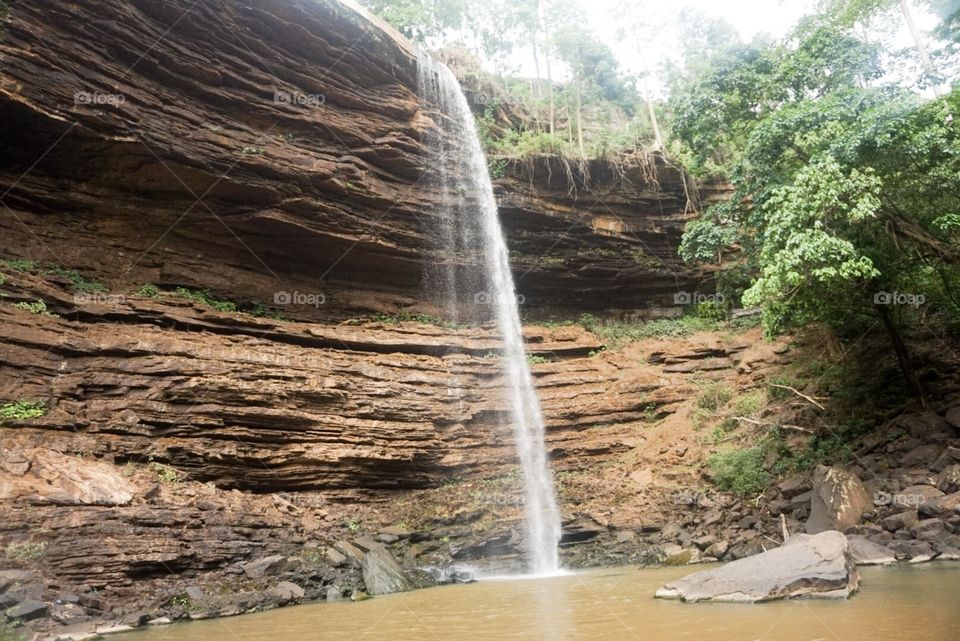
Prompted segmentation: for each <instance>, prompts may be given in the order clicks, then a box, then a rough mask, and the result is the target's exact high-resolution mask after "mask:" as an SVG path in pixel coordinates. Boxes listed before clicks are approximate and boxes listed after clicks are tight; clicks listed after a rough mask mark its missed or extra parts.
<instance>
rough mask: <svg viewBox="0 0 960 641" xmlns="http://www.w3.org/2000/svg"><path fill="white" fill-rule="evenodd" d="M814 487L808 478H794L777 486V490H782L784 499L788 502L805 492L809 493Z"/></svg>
mask: <svg viewBox="0 0 960 641" xmlns="http://www.w3.org/2000/svg"><path fill="white" fill-rule="evenodd" d="M812 487H813V486H812V485H811V484H810V479H809V478H808V477H806V476H792V477H790V478H788V479H786V480H785V481H783V482H781V483H780V484H779V485H777V489H778V490H780V493H781V494H782V495H783V498H785V499H788V500H789V499H792V498H793V497H795V496H799V495H801V494H803V493H804V492H809V491H810V489H811V488H812Z"/></svg>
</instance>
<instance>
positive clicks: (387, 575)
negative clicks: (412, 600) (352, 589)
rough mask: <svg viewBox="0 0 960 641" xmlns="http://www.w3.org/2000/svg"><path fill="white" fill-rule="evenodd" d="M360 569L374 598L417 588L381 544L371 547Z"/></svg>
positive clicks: (368, 590)
mask: <svg viewBox="0 0 960 641" xmlns="http://www.w3.org/2000/svg"><path fill="white" fill-rule="evenodd" d="M360 569H361V570H362V571H363V584H364V586H366V588H367V592H368V593H369V594H372V595H374V596H376V595H379V594H393V593H394V592H407V591H408V590H412V589H414V588H415V587H417V585H416V583H415V582H414V581H413V580H411V579H410V577H408V576H407V575H406V573H405V572H404V571H403V569H402V568H401V567H400V566H399V565H398V564H397V562H396V561H395V560H394V558H393V556H392V555H391V554H390V552H389V551H387V549H386V548H385V547H383V546H382V545H380V544H376V545H371V546H369V548H368V550H367V552H366V554H364V555H363V559H362V560H361V561H360Z"/></svg>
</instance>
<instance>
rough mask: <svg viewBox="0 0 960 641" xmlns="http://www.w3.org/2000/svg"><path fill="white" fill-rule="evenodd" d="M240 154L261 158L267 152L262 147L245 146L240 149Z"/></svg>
mask: <svg viewBox="0 0 960 641" xmlns="http://www.w3.org/2000/svg"><path fill="white" fill-rule="evenodd" d="M240 153H242V154H254V155H257V156H262V155H263V154H265V153H267V150H266V149H264V148H263V147H255V146H245V147H242V148H241V149H240Z"/></svg>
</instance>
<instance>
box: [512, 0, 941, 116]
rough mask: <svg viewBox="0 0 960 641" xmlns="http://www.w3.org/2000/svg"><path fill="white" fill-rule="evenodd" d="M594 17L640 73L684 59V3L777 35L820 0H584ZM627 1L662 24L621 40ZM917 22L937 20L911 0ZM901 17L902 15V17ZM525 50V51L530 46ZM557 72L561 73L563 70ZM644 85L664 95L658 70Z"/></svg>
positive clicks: (895, 38)
mask: <svg viewBox="0 0 960 641" xmlns="http://www.w3.org/2000/svg"><path fill="white" fill-rule="evenodd" d="M579 1H580V3H581V5H582V6H583V7H584V9H585V10H586V13H587V15H588V16H589V19H590V25H589V26H590V28H591V30H592V31H593V32H594V33H596V34H597V35H598V36H599V37H600V39H601V40H602V41H603V42H605V43H606V44H607V45H608V46H610V47H611V48H612V49H613V51H614V53H615V54H616V56H617V59H618V60H619V61H620V64H621V66H622V68H623V69H624V70H625V71H627V72H629V73H631V74H636V75H640V74H643V73H644V72H645V71H649V72H655V71H656V70H657V69H659V68H660V66H661V65H662V64H663V63H664V62H667V61H668V60H674V61H677V62H679V50H680V47H679V34H678V30H677V16H678V15H679V14H680V12H681V10H682V9H684V8H688V9H692V10H694V11H696V12H699V13H703V14H706V15H708V16H714V17H717V18H722V19H724V20H726V21H727V22H729V23H730V24H731V25H733V27H734V28H735V29H736V30H737V31H738V32H739V34H740V37H741V38H742V39H743V40H746V41H749V40H752V39H753V38H754V37H756V36H758V35H761V34H765V35H768V36H771V37H773V38H779V37H781V36H784V35H786V34H787V33H788V32H789V31H790V29H791V28H792V27H793V26H794V25H795V24H796V23H797V21H798V20H799V19H800V18H801V17H802V16H804V15H806V14H808V13H812V12H813V10H814V8H815V7H816V5H817V3H818V0H669V1H667V2H665V1H664V0H579ZM623 2H630V3H631V5H632V6H637V5H639V6H641V7H643V15H644V16H645V19H646V21H647V22H648V23H650V24H655V25H661V27H660V28H657V29H656V30H655V32H653V33H651V34H650V35H649V36H648V37H647V39H645V40H644V41H643V42H631V41H621V40H620V39H618V37H617V33H618V31H620V28H621V26H622V20H618V17H619V16H618V13H617V7H618V6H620V5H622V3H623ZM911 5H913V7H914V15H915V18H916V22H917V25H918V27H920V29H921V30H922V31H926V30H929V29H932V28H933V27H934V26H935V25H936V23H937V20H936V18H935V17H934V16H932V15H931V14H930V13H928V12H927V11H925V10H924V9H923V8H922V7H920V6H918V5H917V4H916V3H915V2H911ZM901 23H902V21H901ZM890 38H891V40H890V44H891V45H893V46H894V47H908V46H912V43H913V41H912V39H911V38H910V34H909V31H908V30H907V28H906V25H905V24H901V28H900V29H899V30H898V31H897V32H896V33H895V34H893V35H892V36H890ZM525 54H526V52H525ZM515 62H516V63H517V64H518V65H519V66H520V72H521V74H523V75H528V76H532V75H533V73H534V70H533V65H532V61H531V59H530V56H529V55H523V56H522V58H520V57H518V58H517V59H516V61H515ZM558 75H561V76H562V70H560V73H559V74H558ZM646 83H647V84H646V86H641V87H640V89H641V90H642V91H643V92H644V93H647V94H648V95H652V96H659V97H662V95H663V87H662V85H661V83H660V82H659V80H658V79H657V77H656V74H655V73H653V74H652V77H651V78H650V79H648V80H647V81H646Z"/></svg>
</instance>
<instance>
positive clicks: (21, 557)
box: [6, 541, 47, 563]
mask: <svg viewBox="0 0 960 641" xmlns="http://www.w3.org/2000/svg"><path fill="white" fill-rule="evenodd" d="M46 549H47V544H46V543H35V542H33V541H25V542H23V543H11V544H10V545H8V546H7V549H6V553H7V558H8V559H11V560H13V561H18V562H20V563H29V562H30V561H35V560H37V559H39V558H40V557H41V556H43V552H44V550H46Z"/></svg>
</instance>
